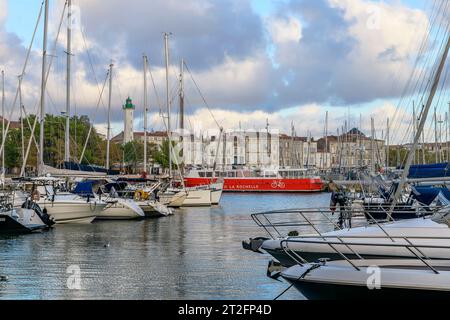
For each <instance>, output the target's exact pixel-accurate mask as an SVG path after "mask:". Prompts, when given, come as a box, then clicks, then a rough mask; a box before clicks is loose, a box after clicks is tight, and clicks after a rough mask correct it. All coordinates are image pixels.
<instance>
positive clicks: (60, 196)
mask: <svg viewBox="0 0 450 320" xmlns="http://www.w3.org/2000/svg"><path fill="white" fill-rule="evenodd" d="M44 5H45V10H44V12H45V13H44V40H43V54H42V74H41V96H40V117H39V120H40V133H39V150H38V165H37V167H38V172H39V175H40V177H38V178H35V179H33V182H35V183H38V184H40V186H38V187H37V188H36V189H35V190H34V194H33V200H34V201H36V203H38V204H39V205H40V206H41V207H42V208H43V210H44V211H46V212H47V213H48V214H50V215H51V216H52V217H53V218H54V220H55V222H56V223H90V222H92V221H93V220H94V219H95V217H96V215H97V214H98V213H99V212H100V211H101V210H103V209H104V208H105V206H106V203H104V202H102V201H100V200H96V199H87V200H86V199H83V198H81V197H79V196H77V195H74V194H71V193H57V192H56V191H55V190H54V189H53V186H52V184H53V183H54V182H55V179H52V178H51V177H49V176H44V173H45V167H46V166H45V164H44V125H45V90H46V83H47V76H46V70H47V60H46V59H47V33H48V15H49V14H48V11H49V0H46V1H45V4H44ZM71 7H72V1H71V0H68V1H67V9H68V21H69V23H68V28H67V33H68V37H67V84H66V85H67V88H66V89H67V97H66V117H67V122H66V126H67V127H66V136H65V148H66V149H65V152H66V157H69V142H68V141H69V117H70V64H71V62H70V58H71V25H70V21H71V13H72V11H71ZM30 140H31V138H30ZM30 142H31V141H30ZM24 161H25V160H24Z"/></svg>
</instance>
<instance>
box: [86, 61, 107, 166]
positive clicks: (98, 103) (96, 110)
mask: <svg viewBox="0 0 450 320" xmlns="http://www.w3.org/2000/svg"><path fill="white" fill-rule="evenodd" d="M108 78H109V70H108V71H107V72H106V78H105V81H104V82H103V88H102V90H101V92H100V97H99V98H98V101H97V106H96V107H95V111H94V118H93V119H92V123H91V126H90V127H89V132H88V135H87V138H86V141H85V143H84V146H83V151H82V152H81V156H80V160H79V161H78V162H79V163H81V162H82V161H83V158H84V153H85V151H86V147H87V144H88V141H89V138H90V136H91V132H92V128H93V127H94V120H95V118H96V116H97V112H98V108H99V106H100V103H101V100H102V96H103V92H104V90H105V87H106V83H107V82H108Z"/></svg>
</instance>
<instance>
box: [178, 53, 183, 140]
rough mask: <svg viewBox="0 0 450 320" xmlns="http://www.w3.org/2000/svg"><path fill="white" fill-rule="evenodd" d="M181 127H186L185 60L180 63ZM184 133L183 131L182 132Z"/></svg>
mask: <svg viewBox="0 0 450 320" xmlns="http://www.w3.org/2000/svg"><path fill="white" fill-rule="evenodd" d="M179 126H180V129H181V131H183V129H184V60H183V59H181V63H180V125H179ZM181 134H183V132H182V133H181Z"/></svg>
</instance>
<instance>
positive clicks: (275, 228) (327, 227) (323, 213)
mask: <svg viewBox="0 0 450 320" xmlns="http://www.w3.org/2000/svg"><path fill="white" fill-rule="evenodd" d="M375 212H377V213H379V209H378V210H375V209H374V210H370V209H369V210H367V209H365V208H363V207H359V206H352V207H347V206H345V207H342V208H340V207H338V208H337V209H336V210H332V209H330V208H329V207H322V208H302V209H286V210H273V211H267V212H259V213H254V214H252V215H251V217H252V219H253V221H254V222H255V223H256V225H257V226H259V227H261V228H263V229H264V230H265V231H266V233H267V234H268V235H269V236H270V237H271V238H272V239H277V238H284V237H287V236H290V235H291V236H297V235H300V234H308V233H309V234H310V233H311V231H312V232H314V233H315V234H317V235H319V236H321V235H322V233H323V232H329V231H332V230H342V229H349V228H351V227H352V226H353V227H360V226H367V225H372V226H373V225H376V226H378V228H380V229H381V230H382V232H383V233H384V234H385V235H386V236H389V234H388V232H387V231H386V230H385V228H384V227H383V222H388V221H391V222H393V221H394V220H393V219H389V218H388V219H387V220H383V221H380V220H377V219H375V218H374V213H375ZM396 213H405V214H408V213H411V212H410V211H406V210H405V211H402V210H398V211H396ZM425 214H426V215H429V214H430V212H425V211H422V210H421V209H419V210H418V211H417V212H416V215H417V217H423V216H424V215H425ZM340 215H342V216H343V222H344V223H343V225H341V224H339V216H340ZM289 228H300V230H297V229H296V230H292V229H289Z"/></svg>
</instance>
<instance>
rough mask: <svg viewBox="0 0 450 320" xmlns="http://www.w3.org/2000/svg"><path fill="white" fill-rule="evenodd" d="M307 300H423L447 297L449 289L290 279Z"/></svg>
mask: <svg viewBox="0 0 450 320" xmlns="http://www.w3.org/2000/svg"><path fill="white" fill-rule="evenodd" d="M288 281H289V282H291V283H292V282H293V284H294V287H295V288H296V289H297V290H298V291H300V292H301V293H302V295H303V296H305V298H307V299H309V300H369V299H370V300H391V301H392V300H398V299H399V297H400V299H402V300H403V299H405V300H410V299H414V300H416V299H417V300H419V299H420V300H423V299H427V300H428V299H446V300H447V299H449V298H450V291H439V290H419V289H404V288H395V289H394V288H381V289H372V290H370V289H368V288H367V287H366V286H357V285H353V286H352V285H342V284H325V283H314V282H306V281H295V280H294V281H290V280H288Z"/></svg>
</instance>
